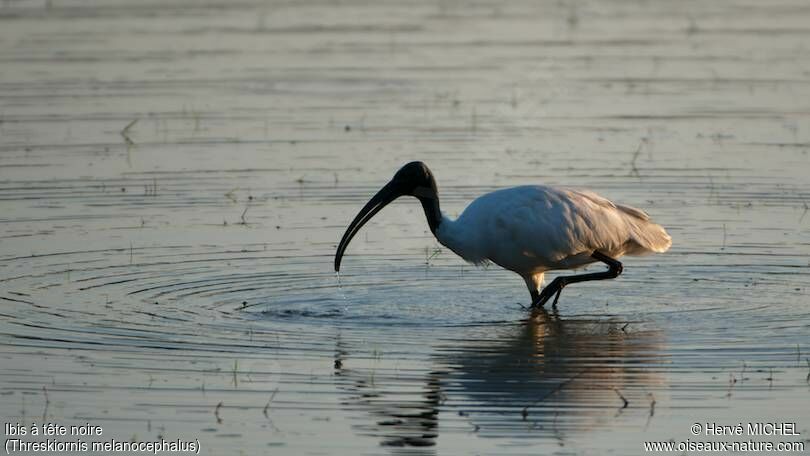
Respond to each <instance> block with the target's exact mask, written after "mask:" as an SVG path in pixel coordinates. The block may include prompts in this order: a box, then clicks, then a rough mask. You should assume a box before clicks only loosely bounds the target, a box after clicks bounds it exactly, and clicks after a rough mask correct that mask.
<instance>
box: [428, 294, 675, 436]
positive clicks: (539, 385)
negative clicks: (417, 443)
mask: <svg viewBox="0 0 810 456" xmlns="http://www.w3.org/2000/svg"><path fill="white" fill-rule="evenodd" d="M633 326H638V327H636V328H633ZM642 326H643V325H642V324H638V325H629V327H628V324H627V322H622V321H617V320H605V319H579V318H578V319H562V318H560V317H559V316H558V315H556V314H551V313H548V312H546V311H544V310H543V309H537V310H536V311H535V312H533V314H532V316H531V317H530V318H529V319H527V320H526V321H525V322H523V323H522V324H521V325H517V326H516V325H502V326H497V327H479V328H474V330H473V331H472V334H468V335H466V337H464V339H465V340H466V342H459V343H457V344H452V345H447V346H444V347H439V348H438V352H439V355H437V357H438V358H440V359H442V360H443V362H444V364H445V365H446V366H448V368H449V371H450V374H449V375H448V376H447V377H446V378H444V379H443V392H444V394H446V395H447V397H448V398H449V400H448V401H447V403H446V406H448V407H452V406H456V407H459V408H460V409H462V410H464V409H470V410H469V412H466V413H464V414H465V415H467V416H468V417H469V420H470V423H471V424H472V425H473V426H475V428H476V429H478V431H479V433H480V434H481V435H484V436H492V437H536V436H553V437H554V438H557V439H564V437H565V435H564V434H565V432H566V431H582V430H585V429H590V428H594V427H598V426H602V425H604V426H610V425H614V424H616V420H614V418H616V416H617V415H619V414H622V413H625V412H626V407H625V403H624V399H623V398H626V399H627V400H628V401H630V403H632V404H633V405H634V407H633V410H634V413H635V414H636V417H635V418H638V419H640V420H641V421H640V423H641V424H642V425H643V424H644V421H645V420H646V419H647V418H649V416H648V415H649V413H650V412H652V410H653V409H652V406H650V403H651V402H652V400H654V399H653V398H654V397H655V396H654V395H651V394H652V393H653V392H654V391H657V390H659V389H661V388H662V387H663V379H662V377H661V376H660V375H659V374H658V372H660V367H661V365H662V364H663V363H665V362H666V359H665V357H664V356H663V355H662V351H663V334H662V333H661V332H660V331H658V330H643V329H641V327H642ZM641 404H643V407H637V406H639V405H641ZM648 407H649V408H648ZM639 413H640V415H639ZM634 424H638V423H636V422H635V421H634Z"/></svg>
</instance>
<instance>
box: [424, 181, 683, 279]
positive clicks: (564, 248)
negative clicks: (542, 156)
mask: <svg viewBox="0 0 810 456" xmlns="http://www.w3.org/2000/svg"><path fill="white" fill-rule="evenodd" d="M436 238H437V239H438V240H439V242H440V243H441V244H442V245H444V246H446V247H447V248H449V249H450V250H452V251H453V252H455V253H456V254H457V255H458V256H460V257H462V258H463V259H464V260H466V261H468V262H470V263H475V264H480V263H484V262H487V261H491V262H493V263H495V264H497V265H498V266H501V267H503V268H505V269H508V270H510V271H514V272H516V273H518V274H520V276H521V277H523V279H524V280H525V281H526V284H527V285H528V286H529V288H530V289H534V290H537V289H538V288H539V287H540V285H541V284H542V282H543V274H544V273H545V272H546V271H550V270H554V269H576V268H579V267H582V266H585V265H587V264H590V263H594V262H596V261H598V260H596V259H595V258H593V257H592V256H591V255H592V253H593V252H594V251H600V252H602V253H604V254H605V255H607V256H609V257H611V258H614V259H615V258H619V257H621V256H623V255H643V254H647V253H653V252H665V251H666V250H667V249H669V247H670V246H671V245H672V239H671V238H670V236H669V235H668V234H667V232H666V231H665V230H664V228H662V227H661V226H660V225H657V224H655V223H653V222H652V221H650V217H649V216H648V215H647V213H645V212H644V211H642V210H640V209H636V208H634V207H629V206H622V205H617V204H614V203H613V202H611V201H610V200H608V199H606V198H603V197H601V196H599V195H597V194H596V193H593V192H589V191H582V190H569V189H561V188H555V187H548V186H543V185H526V186H521V187H512V188H507V189H503V190H497V191H494V192H492V193H487V194H485V195H483V196H480V197H478V198H477V199H476V200H474V201H473V202H472V203H470V205H469V206H467V208H466V209H465V210H464V212H463V213H462V214H461V215H460V216H459V217H458V219H456V220H451V219H449V218H447V217H443V219H442V223H441V224H439V228H438V229H437V230H436Z"/></svg>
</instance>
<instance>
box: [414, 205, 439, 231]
mask: <svg viewBox="0 0 810 456" xmlns="http://www.w3.org/2000/svg"><path fill="white" fill-rule="evenodd" d="M419 202H420V203H422V209H424V210H425V217H426V218H427V222H428V226H429V227H430V232H431V233H433V235H434V236H435V235H436V230H438V229H439V225H440V224H441V223H442V211H441V209H440V208H439V198H438V197H435V198H426V197H422V198H419Z"/></svg>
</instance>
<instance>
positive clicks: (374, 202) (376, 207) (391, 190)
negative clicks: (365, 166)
mask: <svg viewBox="0 0 810 456" xmlns="http://www.w3.org/2000/svg"><path fill="white" fill-rule="evenodd" d="M400 196H402V192H400V191H398V190H397V189H396V185H395V184H394V183H393V182H389V183H388V184H386V185H385V187H383V188H381V189H380V191H379V192H377V194H376V195H374V197H373V198H371V200H370V201H369V202H368V203H366V205H365V206H363V209H360V212H359V213H358V214H357V216H356V217H355V218H354V220H352V223H351V224H350V225H349V227H348V228H346V232H345V233H344V234H343V239H341V240H340V244H339V245H338V248H337V253H335V271H340V260H341V259H342V258H343V251H344V250H346V247H348V245H349V242H350V241H351V240H352V238H353V237H354V235H355V234H357V232H358V231H360V228H361V227H362V226H363V225H365V224H366V222H368V221H369V220H371V217H374V214H376V213H377V212H380V210H381V209H382V208H384V207H385V206H386V205H388V203H390V202H391V201H394V200H395V199H397V198H399V197H400Z"/></svg>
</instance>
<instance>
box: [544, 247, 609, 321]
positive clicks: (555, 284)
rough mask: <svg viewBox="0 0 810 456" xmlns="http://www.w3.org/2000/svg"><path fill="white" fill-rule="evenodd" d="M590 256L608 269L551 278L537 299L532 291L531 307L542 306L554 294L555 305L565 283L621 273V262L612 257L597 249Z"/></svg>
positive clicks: (602, 278)
mask: <svg viewBox="0 0 810 456" xmlns="http://www.w3.org/2000/svg"><path fill="white" fill-rule="evenodd" d="M591 256H592V257H593V258H595V259H597V260H599V261H601V262H603V263H605V264H606V265H608V270H607V271H604V272H593V273H590V274H580V275H572V276H560V277H557V278H555V279H554V280H552V281H551V283H550V284H548V286H546V287H545V288H543V291H542V292H540V295H539V296H538V297H537V299H535V296H534V293H533V294H532V307H543V305H545V303H546V302H547V301H548V300H549V299H551V297H552V296H554V302H553V303H552V304H551V305H552V306H554V307H556V306H557V300H559V299H560V293H562V290H563V288H565V286H566V285H570V284H572V283H577V282H586V281H588V280H605V279H615V278H616V277H619V274H621V273H622V269H623V268H622V264H621V263H620V262H618V261H616V260H614V259H613V258H611V257H609V256H607V255H605V254H603V253H601V252H599V251H594V252H593V254H591Z"/></svg>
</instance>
